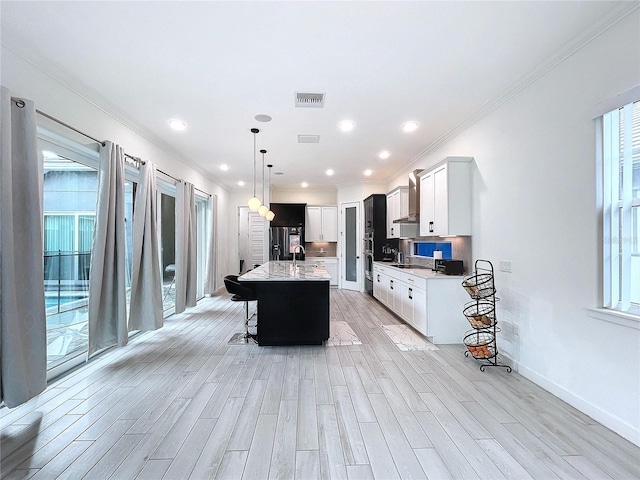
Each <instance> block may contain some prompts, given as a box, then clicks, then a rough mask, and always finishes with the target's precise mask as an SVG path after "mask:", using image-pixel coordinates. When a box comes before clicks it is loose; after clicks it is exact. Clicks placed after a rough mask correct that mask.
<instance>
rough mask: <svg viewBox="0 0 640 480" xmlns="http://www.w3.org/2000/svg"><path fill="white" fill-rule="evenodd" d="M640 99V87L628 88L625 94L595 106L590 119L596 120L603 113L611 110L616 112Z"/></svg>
mask: <svg viewBox="0 0 640 480" xmlns="http://www.w3.org/2000/svg"><path fill="white" fill-rule="evenodd" d="M639 98H640V85H636V86H635V87H633V88H630V89H629V90H627V91H626V92H622V93H619V94H618V95H616V96H615V97H613V98H610V99H608V100H605V101H604V102H601V103H599V104H598V105H596V106H595V107H594V109H593V112H592V118H593V119H596V118H598V117H601V116H603V115H604V114H605V113H609V112H611V111H612V110H617V109H619V108H622V107H624V106H625V105H627V104H629V103H633V102H636V101H638V99H639Z"/></svg>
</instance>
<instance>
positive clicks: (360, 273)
mask: <svg viewBox="0 0 640 480" xmlns="http://www.w3.org/2000/svg"><path fill="white" fill-rule="evenodd" d="M354 207H355V209H356V232H355V236H356V238H355V242H356V281H355V282H351V281H347V280H346V272H347V268H346V258H345V251H346V241H347V239H346V231H347V229H346V225H345V222H346V215H345V210H346V209H347V208H354ZM361 211H362V202H344V203H341V204H340V238H339V239H338V240H339V247H340V288H343V289H345V290H355V291H358V292H362V291H363V289H364V279H363V277H364V267H363V264H362V241H361V238H362V225H361V223H362V222H361V221H360V217H361Z"/></svg>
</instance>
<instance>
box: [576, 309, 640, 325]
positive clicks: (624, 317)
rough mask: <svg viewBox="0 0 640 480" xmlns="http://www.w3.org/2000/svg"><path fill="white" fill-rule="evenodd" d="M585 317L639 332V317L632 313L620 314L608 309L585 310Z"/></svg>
mask: <svg viewBox="0 0 640 480" xmlns="http://www.w3.org/2000/svg"><path fill="white" fill-rule="evenodd" d="M587 315H589V316H590V317H591V318H595V319H598V320H602V321H605V322H609V323H615V324H616V325H622V326H623V327H629V328H633V329H635V330H640V315H634V314H633V313H627V312H620V311H618V310H612V309H610V308H587Z"/></svg>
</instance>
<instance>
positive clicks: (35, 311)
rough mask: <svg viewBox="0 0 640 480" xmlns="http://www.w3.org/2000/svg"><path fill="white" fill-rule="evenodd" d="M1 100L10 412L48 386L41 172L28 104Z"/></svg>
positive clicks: (1, 312) (0, 288) (0, 266)
mask: <svg viewBox="0 0 640 480" xmlns="http://www.w3.org/2000/svg"><path fill="white" fill-rule="evenodd" d="M0 95H1V101H0V103H1V106H0V108H1V115H0V118H1V122H0V124H1V126H0V130H1V132H0V137H1V153H0V275H1V276H2V278H1V279H0V361H1V362H2V363H1V365H0V375H2V377H1V381H0V386H1V395H2V399H3V400H4V402H5V404H6V406H7V407H9V408H12V407H16V406H18V405H20V404H22V403H24V402H26V401H27V400H29V399H30V398H33V397H35V396H36V395H38V394H39V393H41V392H42V391H43V390H44V389H45V388H46V386H47V324H46V313H45V303H44V273H43V266H42V251H43V250H42V249H43V240H42V184H43V173H42V162H41V161H40V156H39V155H38V145H37V138H36V121H35V116H36V110H35V106H34V104H33V102H31V101H29V100H20V101H18V102H14V101H12V100H11V94H10V93H9V91H8V90H7V89H6V88H4V87H2V89H1V94H0Z"/></svg>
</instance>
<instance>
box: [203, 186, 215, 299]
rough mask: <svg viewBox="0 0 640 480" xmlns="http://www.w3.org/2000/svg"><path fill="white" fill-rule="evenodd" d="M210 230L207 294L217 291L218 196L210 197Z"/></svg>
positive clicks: (205, 291)
mask: <svg viewBox="0 0 640 480" xmlns="http://www.w3.org/2000/svg"><path fill="white" fill-rule="evenodd" d="M208 208H209V231H208V232H207V243H208V244H207V249H206V252H207V259H206V262H207V268H206V273H205V281H204V293H205V295H212V294H213V293H214V292H215V291H216V237H215V233H216V223H215V221H216V197H215V196H213V195H211V196H210V197H209V205H208Z"/></svg>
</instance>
